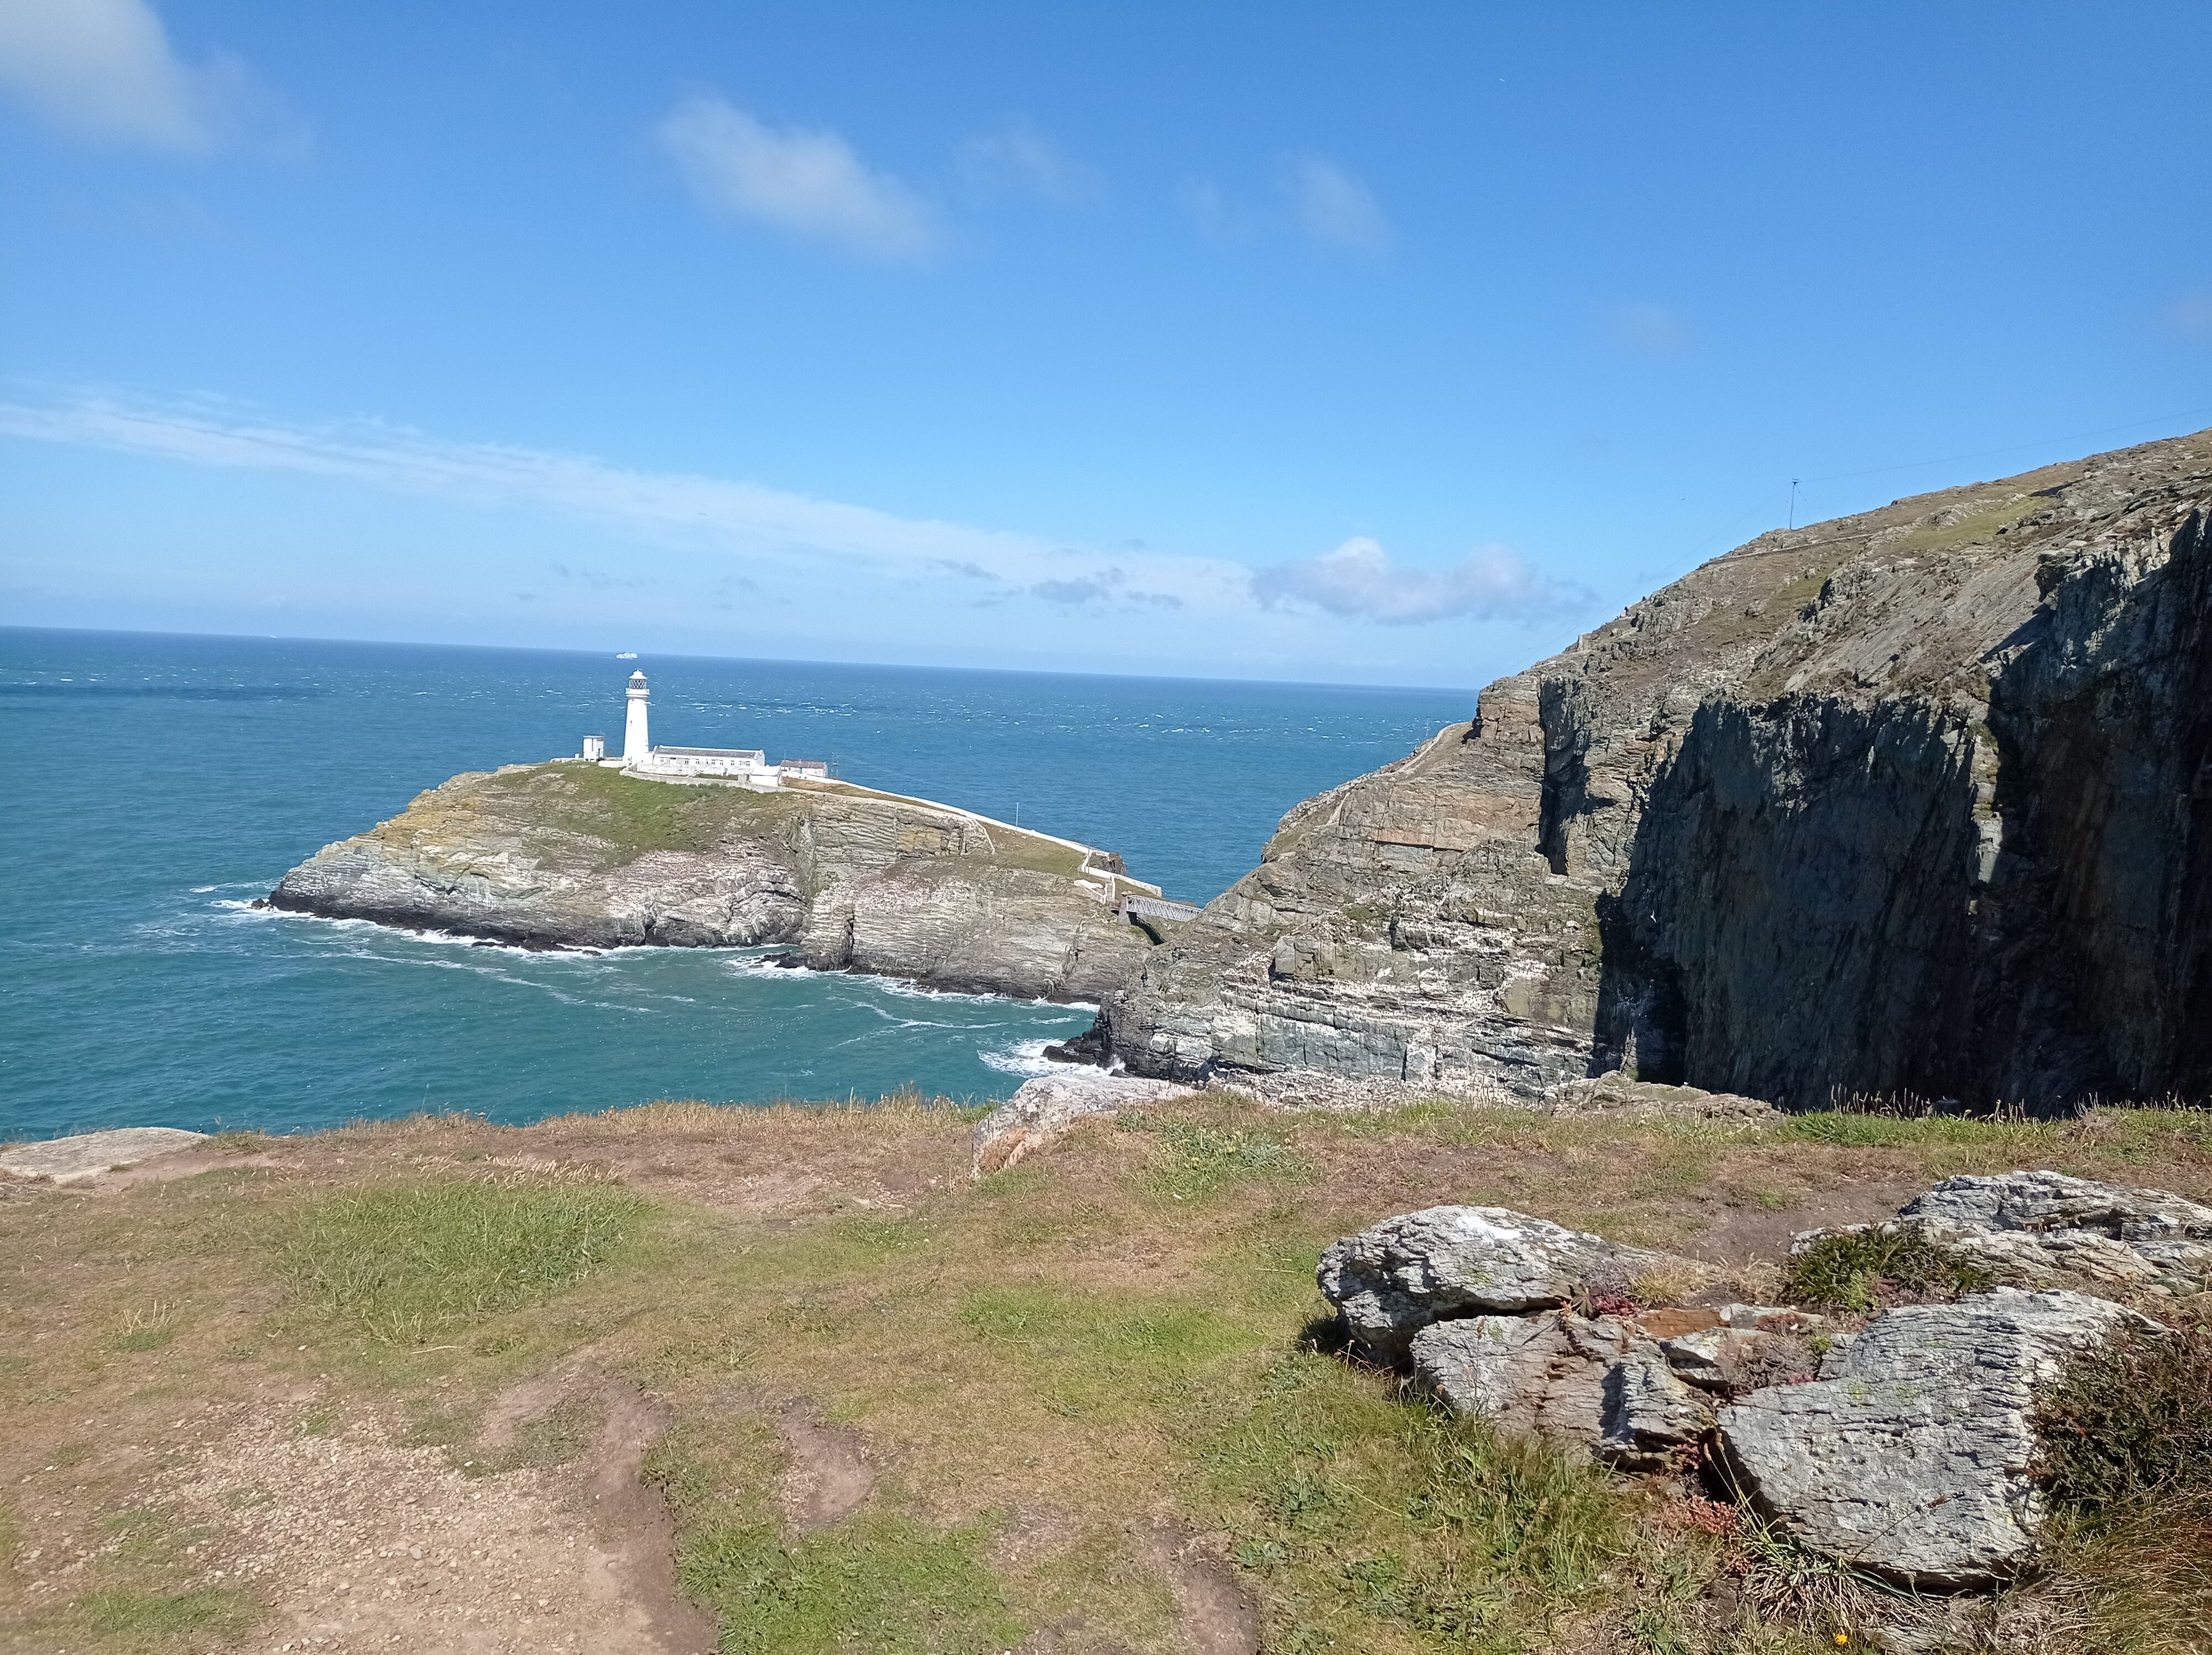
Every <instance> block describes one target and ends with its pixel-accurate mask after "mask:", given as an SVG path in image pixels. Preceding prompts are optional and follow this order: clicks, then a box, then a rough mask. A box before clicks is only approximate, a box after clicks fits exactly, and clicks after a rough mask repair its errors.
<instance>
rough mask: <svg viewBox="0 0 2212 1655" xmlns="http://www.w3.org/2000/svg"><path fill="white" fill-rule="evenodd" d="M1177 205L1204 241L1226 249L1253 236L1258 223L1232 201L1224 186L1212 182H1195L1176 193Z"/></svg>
mask: <svg viewBox="0 0 2212 1655" xmlns="http://www.w3.org/2000/svg"><path fill="white" fill-rule="evenodd" d="M1176 204H1177V205H1178V206H1180V207H1181V208H1182V210H1183V215H1184V216H1186V217H1187V218H1188V219H1189V220H1190V222H1191V228H1193V229H1194V230H1196V231H1197V232H1198V234H1199V237H1200V240H1205V241H1210V242H1212V244H1213V245H1214V246H1228V245H1229V244H1230V243H1231V242H1233V241H1242V240H1244V239H1245V238H1246V237H1247V236H1249V235H1250V234H1251V233H1252V230H1253V227H1254V223H1255V220H1254V218H1253V216H1252V215H1251V213H1249V211H1247V210H1244V209H1243V208H1242V207H1239V206H1237V204H1235V203H1234V202H1232V201H1231V200H1230V198H1229V197H1228V195H1227V194H1226V193H1225V192H1224V191H1223V190H1222V188H1221V186H1219V185H1218V184H1216V183H1214V182H1212V180H1211V179H1188V180H1187V181H1186V182H1185V183H1184V184H1183V185H1182V187H1181V188H1180V189H1178V190H1177V191H1176Z"/></svg>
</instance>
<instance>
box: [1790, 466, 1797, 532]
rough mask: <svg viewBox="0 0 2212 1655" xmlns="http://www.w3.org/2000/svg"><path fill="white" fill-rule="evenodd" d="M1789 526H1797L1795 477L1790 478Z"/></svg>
mask: <svg viewBox="0 0 2212 1655" xmlns="http://www.w3.org/2000/svg"><path fill="white" fill-rule="evenodd" d="M1796 526H1797V479H1796V478H1794V477H1793V478H1790V527H1791V528H1793V529H1794V528H1796Z"/></svg>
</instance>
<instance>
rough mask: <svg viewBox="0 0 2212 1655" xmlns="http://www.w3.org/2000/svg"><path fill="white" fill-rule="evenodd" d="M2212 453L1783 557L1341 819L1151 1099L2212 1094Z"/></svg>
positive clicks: (1950, 507) (1577, 671) (1573, 656)
mask: <svg viewBox="0 0 2212 1655" xmlns="http://www.w3.org/2000/svg"><path fill="white" fill-rule="evenodd" d="M2208 809H2212V434H2204V435H2198V436H2196V437H2185V438H2178V439H2174V440H2172V441H2166V442H2161V443H2153V444H2149V445H2146V446H2145V447H2139V448H2134V449H2129V450H2125V451H2123V452H2121V453H2113V454H2106V455H2101V456H2099V457H2096V458H2094V459H2088V460H2083V461H2078V462H2072V463H2069V464H2066V465H2055V466H2051V467H2047V468H2045V470H2043V471H2041V472H2033V473H2030V474H2028V475H2027V476H2024V477H2020V478H2011V479H2009V480H2008V481H2005V482H2001V483H1994V484H1980V485H1977V486H1975V487H1972V488H1968V489H1960V490H1951V491H1948V492H1947V493H1944V494H1940V495H1931V496H1922V497H1919V498H1917V499H1912V500H1905V501H1899V502H1897V503H1896V504H1894V505H1893V506H1890V507H1887V508H1883V509H1882V510H1880V511H1875V512H1869V513H1867V514H1863V515H1861V516H1858V517H1854V518H1847V519H1842V520H1838V521H1835V522H1832V523H1826V524H1820V525H1816V526H1813V527H1810V528H1808V529H1804V530H1800V531H1796V532H1790V533H1774V534H1768V535H1765V536H1762V537H1761V538H1759V539H1758V540H1755V541H1753V542H1752V543H1751V544H1750V545H1747V546H1743V547H1741V548H1739V549H1738V550H1736V551H1733V552H1730V553H1729V554H1727V555H1726V556H1724V557H1720V558H1717V559H1716V560H1714V561H1713V562H1712V563H1708V564H1706V565H1705V566H1704V567H1703V568H1701V569H1698V570H1696V571H1695V572H1693V573H1692V574H1691V575H1688V576H1686V577H1685V578H1684V579H1683V580H1681V581H1677V582H1676V583H1675V584H1674V585H1673V586H1671V587H1667V588H1666V589H1664V590H1663V591H1661V592H1659V593H1655V594H1654V595H1653V596H1652V597H1650V598H1649V599H1645V600H1644V601H1643V602H1642V603H1639V604H1638V605H1635V606H1634V607H1633V608H1632V609H1630V610H1629V611H1627V612H1626V614H1625V615H1623V616H1622V617H1621V618H1620V619H1619V620H1616V621H1614V622H1613V623H1612V624H1609V625H1607V626H1605V627H1603V628H1601V629H1600V630H1597V631H1596V632H1594V633H1591V634H1589V635H1588V636H1585V637H1583V639H1582V640H1580V641H1579V642H1577V644H1576V645H1575V647H1574V648H1572V649H1571V650H1569V651H1567V652H1566V653H1565V654H1561V655H1559V656H1556V657H1554V658H1553V660H1548V661H1545V662H1542V663H1541V664H1540V665H1538V666H1534V667H1533V668H1531V669H1530V670H1529V671H1528V672H1525V673H1522V674H1520V675H1518V676H1516V677H1514V678H1505V679H1502V680H1500V681H1499V682H1498V683H1497V684H1494V685H1491V687H1490V688H1489V689H1487V690H1486V691H1484V692H1483V693H1482V696H1481V698H1480V710H1479V713H1478V715H1477V717H1476V718H1475V719H1474V721H1472V722H1471V723H1470V724H1468V725H1467V726H1463V727H1454V728H1452V729H1450V730H1447V731H1445V732H1444V733H1443V734H1441V735H1440V736H1438V737H1437V739H1435V740H1433V741H1431V742H1430V743H1429V744H1428V745H1426V746H1425V747H1424V748H1422V749H1421V751H1419V752H1417V753H1415V754H1413V756H1411V757H1410V758H1407V759H1405V760H1402V761H1401V762H1400V763H1399V764H1394V765H1392V766H1389V768H1387V769H1385V770H1380V771H1377V772H1376V773H1375V774H1374V775H1371V776H1363V777H1361V778H1360V779H1359V780H1358V781H1356V782H1351V783H1349V784H1347V785H1346V786H1345V787H1343V788H1338V789H1336V790H1335V791H1334V792H1333V793H1330V794H1323V795H1322V796H1321V797H1320V798H1317V799H1313V800H1308V801H1306V802H1305V803H1304V804H1303V805H1300V806H1297V808H1296V809H1295V810H1293V811H1291V812H1290V814H1289V815H1288V816H1286V817H1285V818H1284V820H1283V824H1282V827H1281V830H1280V831H1279V833H1278V834H1277V836H1276V837H1275V839H1274V841H1273V843H1271V844H1270V845H1269V846H1268V848H1267V859H1266V861H1264V862H1263V863H1262V865H1261V867H1259V868H1257V869H1255V871H1254V872H1253V873H1249V874H1248V875H1247V876H1246V877H1245V878H1244V879H1242V880H1240V881H1239V882H1238V883H1237V885H1236V886H1234V887H1233V888H1232V889H1231V890H1230V891H1227V892H1226V893H1225V894H1224V895H1223V896H1222V897H1218V898H1217V899H1216V900H1215V901H1214V902H1213V903H1212V904H1209V906H1208V907H1207V909H1206V911H1205V913H1204V914H1203V915H1202V916H1200V919H1199V920H1198V921H1195V922H1193V923H1191V924H1189V925H1188V926H1185V927H1183V928H1182V930H1181V931H1180V932H1179V933H1178V934H1177V935H1176V937H1175V938H1174V939H1173V940H1171V941H1170V945H1169V946H1167V947H1164V948H1163V949H1160V950H1158V951H1156V952H1155V953H1154V954H1152V956H1151V957H1150V958H1148V959H1147V960H1146V963H1145V966H1144V969H1143V970H1142V972H1141V974H1140V975H1139V977H1137V978H1136V979H1135V980H1134V981H1133V983H1131V984H1130V985H1129V986H1128V987H1127V989H1125V990H1124V991H1122V992H1121V993H1118V994H1116V995H1113V996H1112V997H1110V998H1109V1001H1107V1002H1106V1006H1105V1010H1104V1012H1103V1016H1102V1020H1103V1026H1104V1028H1105V1030H1106V1031H1107V1035H1108V1037H1109V1039H1110V1041H1111V1044H1112V1045H1113V1047H1114V1049H1115V1051H1116V1052H1118V1053H1119V1054H1120V1055H1121V1056H1122V1057H1123V1058H1124V1060H1125V1061H1126V1062H1127V1064H1128V1065H1129V1067H1130V1068H1133V1069H1137V1070H1139V1071H1140V1072H1144V1073H1149V1074H1176V1075H1183V1076H1189V1075H1193V1074H1198V1073H1200V1072H1204V1071H1206V1070H1208V1069H1212V1068H1224V1069H1231V1070H1234V1069H1239V1068H1242V1069H1247V1070H1256V1071H1263V1072H1264V1071H1269V1070H1280V1069H1301V1068H1303V1069H1317V1070H1322V1071H1326V1072H1328V1073H1332V1074H1340V1075H1345V1076H1347V1077H1352V1078H1355V1079H1359V1080H1382V1081H1403V1082H1408V1083H1413V1084H1414V1085H1418V1086H1424V1087H1426V1088H1428V1089H1431V1090H1443V1091H1452V1092H1462V1093H1466V1094H1469V1095H1474V1096H1487V1097H1492V1098H1497V1099H1498V1100H1500V1101H1510V1100H1514V1099H1523V1100H1525V1099H1530V1098H1538V1097H1542V1096H1545V1095H1547V1094H1548V1093H1550V1092H1553V1090H1554V1089H1555V1088H1556V1087H1557V1086H1559V1084H1560V1083H1562V1082H1563V1081H1565V1080H1569V1079H1571V1078H1574V1077H1577V1076H1582V1075H1585V1074H1603V1073H1607V1072H1608V1071H1612V1070H1614V1069H1619V1070H1621V1071H1623V1072H1624V1073H1626V1074H1630V1075H1632V1076H1634V1077H1636V1078H1638V1079H1641V1080H1657V1081H1663V1082H1668V1083H1674V1084H1686V1085H1690V1086H1697V1087H1700V1088H1703V1089H1705V1090H1707V1091H1711V1092H1730V1093H1742V1094H1747V1095H1750V1096H1753V1097H1757V1098H1766V1099H1769V1100H1771V1101H1773V1102H1776V1103H1780V1104H1785V1105H1789V1106H1796V1107H1804V1106H1814V1105H1818V1104H1824V1103H1826V1102H1827V1101H1828V1100H1829V1099H1830V1098H1832V1096H1833V1095H1834V1094H1835V1093H1837V1092H1882V1093H1897V1092H1916V1093H1919V1094H1921V1095H1923V1096H1926V1097H1931V1098H1958V1099H1960V1100H1962V1101H1966V1102H1972V1103H1990V1102H1994V1101H1997V1100H2007V1101H2014V1102H2026V1103H2028V1104H2034V1105H2038V1106H2055V1105H2060V1104H2066V1103H2069V1102H2071V1101H2073V1100H2075V1099H2078V1098H2083V1097H2086V1096H2088V1095H2092V1094H2100V1095H2103V1096H2106V1097H2108V1098H2141V1097H2154V1096H2158V1095H2160V1094H2163V1093H2166V1092H2180V1093H2183V1094H2185V1095H2187V1096H2191V1097H2201V1096H2203V1095H2205V1094H2207V1093H2208V1092H2212V1016H2208V1015H2206V1013H2207V1012H2208V1011H2212V820H2208V819H2207V818H2206V816H2205V814H2204V812H2206V811H2207V810H2208Z"/></svg>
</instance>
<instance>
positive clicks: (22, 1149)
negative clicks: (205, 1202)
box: [0, 1126, 207, 1183]
mask: <svg viewBox="0 0 2212 1655" xmlns="http://www.w3.org/2000/svg"><path fill="white" fill-rule="evenodd" d="M206 1136H207V1134H206V1133H204V1132H186V1131H185V1130H184V1129H182V1128H180V1127H173V1126H125V1127H117V1128H114V1129H112V1130H110V1131H106V1132H80V1133H78V1134H77V1135H76V1136H74V1137H70V1138H48V1139H46V1140H44V1141H42V1142H39V1143H27V1144H17V1145H16V1146H15V1147H14V1148H12V1149H9V1150H5V1151H0V1172H12V1173H13V1174H15V1177H19V1178H46V1179H48V1180H50V1181H51V1182H52V1183H77V1182H78V1181H79V1180H81V1179H84V1178H96V1177H99V1176H100V1174H101V1173H102V1172H111V1171H114V1170H115V1169H116V1168H117V1167H118V1166H135V1165H137V1163H139V1162H140V1161H145V1160H151V1159H153V1158H154V1157H155V1156H156V1155H166V1154H167V1153H169V1152H170V1151H171V1150H173V1149H189V1148H191V1147H192V1146H193V1145H194V1144H196V1143H199V1142H201V1141H203V1140H204V1139H205V1138H206Z"/></svg>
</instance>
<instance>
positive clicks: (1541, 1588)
mask: <svg viewBox="0 0 2212 1655" xmlns="http://www.w3.org/2000/svg"><path fill="white" fill-rule="evenodd" d="M1202 1462H1203V1463H1204V1465H1205V1466H1206V1469H1207V1471H1208V1473H1209V1474H1210V1476H1211V1479H1212V1483H1213V1485H1214V1492H1215V1493H1216V1494H1217V1495H1218V1497H1219V1498H1220V1499H1221V1500H1222V1501H1223V1503H1224V1506H1225V1511H1226V1513H1227V1515H1228V1519H1229V1526H1230V1528H1231V1533H1232V1536H1233V1544H1232V1550H1231V1556H1232V1557H1233V1558H1234V1560H1235V1561H1237V1563H1238V1564H1239V1565H1240V1566H1241V1567H1243V1568H1245V1569H1247V1570H1249V1571H1252V1572H1253V1573H1255V1575H1257V1576H1258V1577H1259V1578H1260V1579H1261V1582H1262V1583H1263V1584H1264V1586H1265V1591H1264V1592H1263V1594H1262V1596H1263V1600H1264V1601H1265V1603H1267V1612H1268V1626H1267V1644H1266V1646H1267V1648H1269V1649H1271V1650H1273V1649H1277V1648H1280V1649H1285V1650H1315V1651H1319V1650H1324V1649H1354V1648H1372V1647H1380V1646H1384V1644H1385V1642H1386V1641H1387V1645H1388V1646H1389V1647H1392V1648H1399V1647H1410V1648H1415V1649H1436V1650H1445V1649H1450V1650H1468V1651H1482V1652H1492V1651H1494V1652H1499V1655H1504V1652H1507V1651H1521V1650H1524V1649H1528V1648H1531V1647H1541V1646H1545V1639H1544V1637H1543V1635H1542V1634H1543V1632H1544V1629H1545V1628H1547V1627H1548V1626H1549V1625H1550V1624H1551V1623H1552V1622H1553V1621H1554V1620H1555V1619H1557V1618H1558V1617H1559V1616H1560V1615H1564V1614H1568V1613H1571V1612H1573V1611H1575V1610H1576V1609H1595V1608H1598V1607H1601V1605H1602V1603H1603V1601H1604V1599H1605V1598H1606V1597H1607V1595H1608V1594H1610V1593H1612V1592H1613V1591H1614V1589H1615V1587H1616V1586H1617V1578H1616V1573H1615V1572H1616V1570H1617V1569H1618V1567H1620V1564H1621V1562H1622V1561H1623V1560H1624V1559H1625V1558H1626V1555H1627V1554H1628V1552H1629V1549H1630V1547H1631V1543H1632V1536H1631V1530H1630V1524H1629V1516H1630V1512H1631V1502H1632V1496H1631V1495H1629V1494H1628V1493H1627V1492H1626V1489H1625V1488H1624V1486H1622V1485H1620V1484H1617V1483H1615V1482H1613V1480H1612V1479H1611V1478H1610V1477H1608V1476H1607V1475H1606V1474H1605V1473H1604V1472H1603V1471H1601V1470H1600V1469H1596V1468H1595V1467H1594V1466H1592V1465H1591V1464H1590V1463H1589V1461H1588V1460H1587V1459H1586V1458H1584V1457H1581V1456H1578V1455H1577V1454H1575V1453H1573V1452H1572V1451H1570V1450H1566V1449H1564V1448H1561V1447H1560V1446H1559V1445H1556V1444H1552V1443H1548V1442H1545V1441H1541V1440H1540V1439H1534V1438H1522V1437H1508V1436H1501V1435H1499V1434H1498V1433H1496V1432H1494V1431H1492V1429H1491V1428H1490V1427H1487V1426H1486V1425H1485V1424H1482V1423H1480V1422H1479V1421H1463V1420H1454V1419H1450V1418H1449V1417H1447V1416H1445V1415H1443V1414H1441V1413H1439V1412H1437V1411H1436V1410H1434V1409H1429V1408H1427V1407H1424V1406H1407V1404H1405V1403H1403V1402H1400V1401H1398V1400H1397V1399H1396V1398H1395V1396H1393V1395H1392V1394H1391V1392H1390V1390H1389V1388H1388V1387H1387V1386H1386V1385H1384V1384H1382V1383H1381V1382H1380V1381H1379V1380H1378V1379H1377V1378H1376V1376H1374V1375H1372V1374H1368V1373H1364V1372H1359V1371H1358V1370H1356V1369H1353V1368H1351V1367H1348V1366H1346V1365H1345V1364H1343V1363H1341V1362H1339V1361H1336V1360H1332V1359H1331V1358H1329V1357H1328V1356H1325V1355H1322V1354H1317V1353H1314V1352H1299V1353H1296V1354H1287V1355H1284V1356H1280V1357H1278V1358H1276V1359H1275V1360H1273V1362H1272V1363H1271V1364H1270V1365H1269V1366H1268V1367H1267V1369H1266V1370H1265V1372H1263V1373H1262V1374H1261V1376H1260V1383H1259V1386H1258V1396H1257V1398H1256V1401H1255V1402H1254V1403H1253V1404H1252V1405H1250V1406H1249V1407H1247V1408H1245V1409H1239V1410H1235V1411H1234V1413H1233V1414H1232V1415H1231V1419H1230V1421H1229V1422H1228V1423H1227V1424H1226V1426H1225V1428H1224V1429H1222V1430H1221V1431H1220V1432H1219V1433H1218V1435H1217V1436H1216V1437H1215V1438H1214V1439H1213V1440H1212V1442H1211V1443H1209V1444H1208V1445H1206V1448H1205V1449H1204V1451H1203V1453H1202ZM1386 1628H1387V1640H1386V1639H1378V1638H1377V1636H1376V1634H1377V1633H1378V1631H1383V1630H1384V1629H1386Z"/></svg>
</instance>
